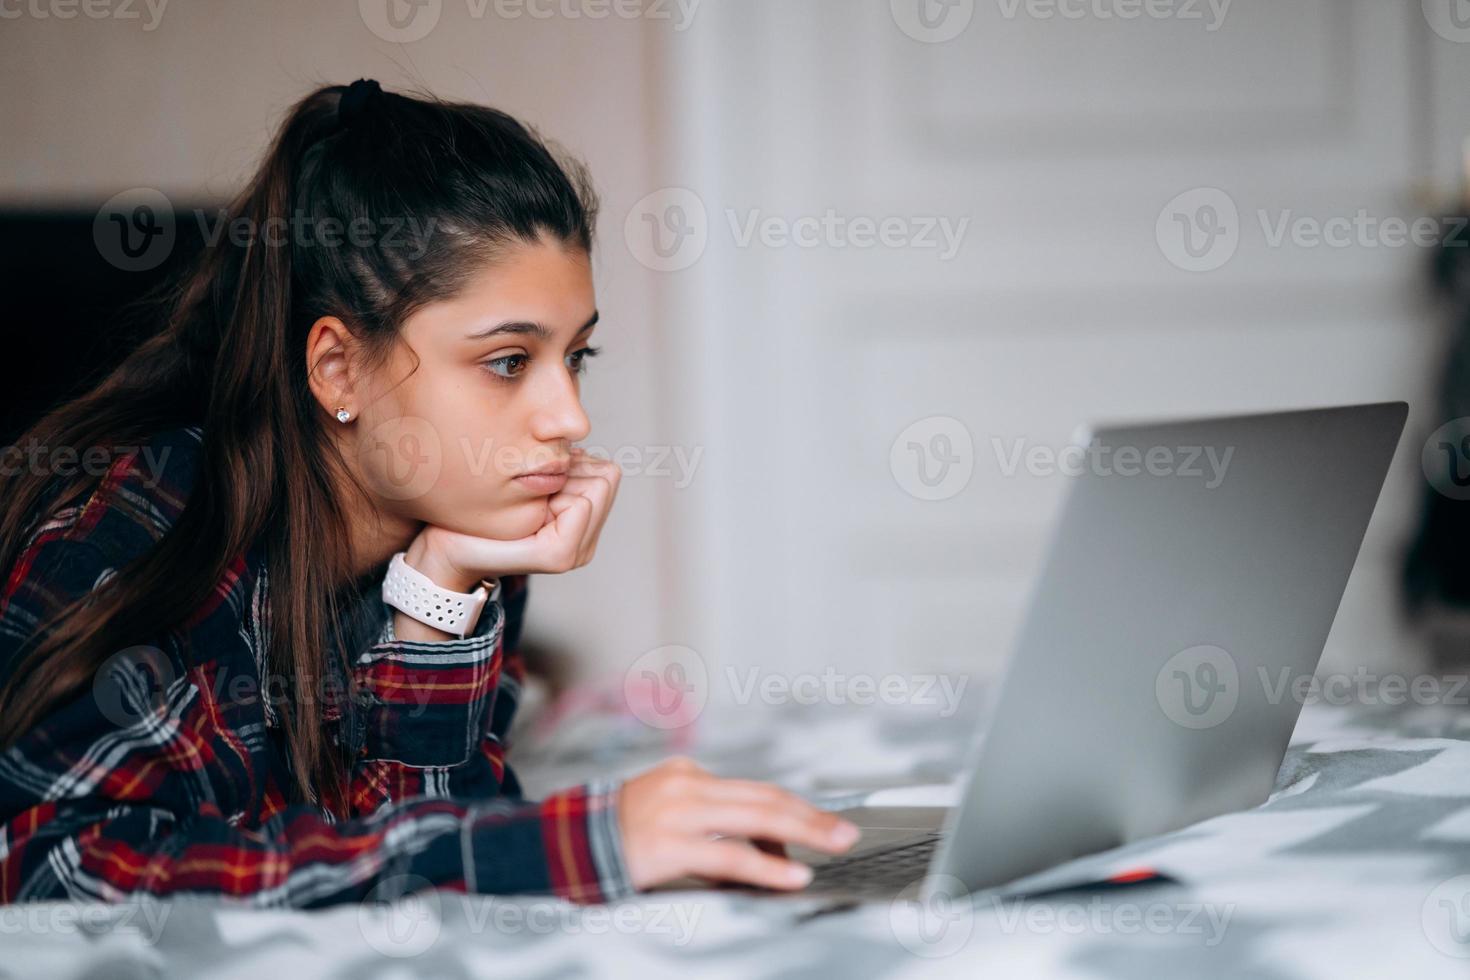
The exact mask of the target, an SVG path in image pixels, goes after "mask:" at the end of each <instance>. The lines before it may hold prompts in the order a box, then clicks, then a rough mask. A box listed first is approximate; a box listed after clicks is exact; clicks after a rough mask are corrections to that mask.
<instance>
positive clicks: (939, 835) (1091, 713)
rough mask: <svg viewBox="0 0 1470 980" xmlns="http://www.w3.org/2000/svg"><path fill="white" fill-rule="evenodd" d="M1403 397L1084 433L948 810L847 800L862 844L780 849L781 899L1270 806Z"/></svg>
mask: <svg viewBox="0 0 1470 980" xmlns="http://www.w3.org/2000/svg"><path fill="white" fill-rule="evenodd" d="M1407 413H1408V406H1407V405H1405V404H1404V403H1403V402H1387V403H1381V404H1367V405H1348V406H1341V407H1332V408H1320V409H1311V410H1306V411H1289V412H1275V413H1270V414H1259V415H1240V416H1233V417H1221V418H1207V419H1197V420H1190V421H1172V422H1163V423H1158V424H1147V425H1140V424H1130V425H1116V426H1106V427H1101V428H1097V429H1095V430H1093V431H1091V432H1090V433H1088V432H1084V433H1083V434H1082V437H1081V438H1079V439H1078V440H1076V448H1075V449H1074V450H1073V453H1072V456H1071V460H1070V461H1067V460H1062V462H1064V463H1067V465H1068V468H1069V472H1070V473H1071V474H1072V475H1071V476H1068V477H1062V478H1066V479H1070V480H1071V485H1070V487H1069V489H1068V491H1067V493H1066V497H1065V502H1064V504H1063V507H1062V511H1061V517H1060V520H1059V522H1058V525H1057V528H1056V531H1055V536H1054V538H1053V540H1052V543H1051V546H1050V548H1049V551H1048V553H1047V556H1046V558H1045V560H1044V563H1043V565H1042V569H1041V573H1040V576H1039V579H1038V581H1037V582H1036V584H1035V587H1034V591H1033V593H1032V596H1031V602H1030V606H1029V610H1028V612H1027V615H1026V618H1025V621H1024V625H1023V627H1022V629H1021V631H1020V633H1019V635H1018V639H1017V643H1016V647H1015V649H1014V651H1013V654H1012V657H1011V660H1010V662H1009V664H1008V666H1007V668H1006V670H1005V671H1004V673H1003V675H1002V677H1001V680H1000V684H999V685H998V686H997V687H996V688H995V689H994V691H993V698H992V701H991V703H990V706H989V709H988V710H987V711H986V713H985V718H986V722H985V724H984V725H983V727H982V730H981V731H980V732H979V733H977V741H976V744H975V745H974V747H973V748H972V750H971V753H970V756H969V760H968V762H967V764H966V773H967V776H966V779H965V781H964V783H963V785H962V787H961V791H960V795H959V798H958V805H957V806H954V807H946V808H926V807H915V808H892V809H884V808H863V809H856V810H845V811H842V812H843V813H844V816H846V817H848V818H849V819H851V820H852V821H853V822H854V823H856V824H858V826H859V827H862V828H863V832H864V838H863V841H862V842H860V844H859V848H860V849H859V850H856V851H854V852H852V853H850V854H848V855H842V856H837V857H830V856H827V855H821V854H818V853H816V852H814V851H809V850H806V849H803V848H792V849H791V855H792V856H793V857H796V858H798V859H800V860H803V861H806V862H808V863H810V864H812V865H813V866H814V870H815V876H814V878H813V881H812V883H811V885H810V886H808V888H807V889H805V890H804V891H802V892H798V893H791V895H792V897H797V896H810V895H812V894H813V893H821V894H826V895H832V896H834V897H838V898H845V899H849V900H885V899H886V900H892V899H895V898H900V897H903V896H906V895H907V896H915V897H920V896H926V895H932V894H934V893H936V891H942V892H943V893H944V894H946V895H949V896H951V897H953V896H955V895H956V894H965V893H969V892H974V891H980V890H985V889H991V888H997V887H998V886H1003V885H1006V884H1007V883H1015V882H1017V881H1018V880H1020V879H1027V880H1032V879H1035V878H1036V873H1037V872H1044V871H1045V870H1046V869H1049V868H1054V867H1055V866H1056V865H1059V864H1061V863H1063V862H1066V861H1068V860H1069V859H1071V858H1074V857H1079V856H1082V855H1087V854H1093V853H1096V852H1100V851H1105V850H1109V849H1111V848H1113V847H1115V846H1118V845H1121V844H1124V843H1127V842H1129V841H1134V840H1137V839H1139V838H1145V837H1150V836H1153V835H1157V834H1162V833H1165V832H1167V831H1171V830H1176V829H1178V828H1181V827H1184V826H1187V825H1189V824H1191V823H1195V822H1197V821H1200V820H1204V819H1206V818H1209V817H1213V816H1216V815H1219V814H1222V813H1226V812H1229V811H1234V810H1240V809H1244V808H1247V807H1251V806H1255V805H1257V804H1259V803H1262V802H1264V801H1265V800H1266V798H1267V796H1268V795H1269V794H1270V792H1271V789H1272V787H1273V785H1274V783H1275V779H1276V775H1277V771H1278V769H1279V768H1280V766H1281V761H1282V758H1283V757H1284V756H1285V753H1286V747H1287V742H1288V740H1289V739H1290V737H1291V733H1292V729H1293V728H1294V727H1295V725H1296V721H1297V716H1298V714H1299V713H1300V711H1301V704H1300V703H1299V701H1298V700H1297V699H1296V698H1293V697H1292V696H1291V694H1290V691H1291V690H1292V687H1291V685H1289V684H1288V685H1286V686H1283V685H1282V684H1281V679H1282V677H1283V676H1286V677H1290V678H1291V679H1293V681H1294V680H1295V679H1296V678H1299V677H1311V676H1312V675H1313V674H1314V673H1315V671H1316V669H1317V664H1318V660H1319V659H1320V657H1321V655H1322V648H1323V645H1324V644H1325V642H1326V640H1327V634H1328V631H1329V630H1330V629H1331V627H1332V622H1333V619H1334V618H1335V617H1336V615H1337V609H1338V605H1339V603H1340V602H1341V600H1342V595H1343V590H1344V588H1345V587H1346V585H1347V580H1348V575H1349V573H1351V571H1352V569H1353V564H1354V562H1355V560H1356V559H1357V555H1358V550H1359V547H1360V545H1361V544H1362V541H1363V534H1364V532H1365V530H1366V529H1367V526H1368V519H1369V517H1371V516H1372V514H1373V508H1374V505H1375V503H1376V502H1377V500H1378V495H1379V491H1380V489H1381V488H1382V486H1383V481H1384V477H1385V474H1386V473H1387V470H1388V466H1389V462H1390V460H1391V459H1392V458H1393V454H1394V448H1395V446H1396V445H1397V444H1398V440H1399V436H1400V434H1401V433H1402V431H1403V428H1404V421H1405V418H1406V416H1407ZM1084 447H1087V448H1088V449H1089V451H1088V452H1087V453H1084V452H1082V449H1083V448H1084ZM1283 691H1284V692H1286V693H1285V695H1284V696H1283V693H1282V692H1283ZM1028 876H1029V878H1028ZM1042 877H1044V875H1043V876H1042ZM767 894H769V893H767Z"/></svg>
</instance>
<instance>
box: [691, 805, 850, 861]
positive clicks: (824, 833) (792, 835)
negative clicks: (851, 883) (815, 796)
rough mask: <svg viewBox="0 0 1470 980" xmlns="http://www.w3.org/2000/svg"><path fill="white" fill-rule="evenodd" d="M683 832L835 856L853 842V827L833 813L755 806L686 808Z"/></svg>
mask: <svg viewBox="0 0 1470 980" xmlns="http://www.w3.org/2000/svg"><path fill="white" fill-rule="evenodd" d="M686 813H687V816H685V818H684V819H685V820H686V821H687V823H686V826H685V829H687V830H689V831H690V832H693V833H700V834H728V835H731V836H739V837H751V838H754V837H761V838H765V839H766V840H775V841H781V842H782V843H786V844H800V845H801V846H803V847H810V848H811V849H812V850H814V851H822V852H824V853H828V854H837V853H840V852H842V851H845V850H847V849H848V848H849V847H851V846H852V845H853V844H854V843H856V842H857V828H856V827H854V826H852V825H851V824H849V823H847V821H845V820H839V819H838V818H837V817H836V816H835V815H834V814H830V813H823V812H821V811H820V810H818V811H815V812H814V813H810V814H809V813H804V812H802V811H801V810H798V809H796V808H788V807H773V806H766V805H761V804H756V803H712V804H706V805H704V806H694V807H690V808H689V809H688V810H687V811H686Z"/></svg>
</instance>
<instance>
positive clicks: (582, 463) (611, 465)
mask: <svg viewBox="0 0 1470 980" xmlns="http://www.w3.org/2000/svg"><path fill="white" fill-rule="evenodd" d="M615 469H618V464H617V463H616V462H614V461H613V460H611V459H608V458H607V457H606V456H594V455H593V454H591V453H589V452H587V451H586V450H584V449H581V448H580V447H573V448H572V458H571V459H570V460H569V461H568V463H567V475H568V476H594V475H603V476H606V475H607V472H608V470H615Z"/></svg>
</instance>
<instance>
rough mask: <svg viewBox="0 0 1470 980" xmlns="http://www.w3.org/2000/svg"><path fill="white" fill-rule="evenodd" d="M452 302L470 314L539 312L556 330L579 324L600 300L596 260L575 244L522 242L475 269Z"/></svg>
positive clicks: (575, 327) (463, 311)
mask: <svg viewBox="0 0 1470 980" xmlns="http://www.w3.org/2000/svg"><path fill="white" fill-rule="evenodd" d="M449 305H451V306H454V307H456V308H457V311H458V312H460V313H462V314H467V315H483V316H492V317H494V316H499V315H502V314H503V315H507V316H524V315H531V314H533V313H534V314H535V315H536V316H538V317H540V318H544V319H546V320H547V321H548V322H547V323H546V325H547V326H548V327H550V328H552V329H554V330H559V329H561V328H563V327H570V328H571V329H573V330H575V329H577V328H578V327H580V326H581V325H582V324H583V323H585V322H586V321H587V318H588V317H589V316H590V315H591V314H592V310H593V309H594V308H595V306H596V303H595V301H594V299H593V288H592V266H591V262H590V260H589V258H588V256H587V253H586V252H584V251H582V250H581V249H580V248H577V247H576V246H563V245H561V244H559V243H548V242H546V241H544V240H543V241H541V242H538V243H534V244H531V243H518V244H516V245H514V246H511V247H510V248H509V249H508V250H507V251H505V252H503V253H501V254H500V255H499V256H498V257H497V258H496V259H495V260H494V261H493V262H488V263H486V264H485V265H483V266H482V267H480V268H479V269H477V270H475V271H474V272H473V273H472V274H471V276H470V278H469V281H468V282H467V283H466V286H465V288H464V289H463V290H461V292H460V293H459V295H458V296H456V297H455V298H454V299H453V300H451V301H450V303H449ZM573 321H575V322H573Z"/></svg>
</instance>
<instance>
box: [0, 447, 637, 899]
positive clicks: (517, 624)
mask: <svg viewBox="0 0 1470 980" xmlns="http://www.w3.org/2000/svg"><path fill="white" fill-rule="evenodd" d="M201 439H202V432H201V430H200V428H199V427H197V426H194V427H187V428H179V429H173V430H169V431H166V432H161V433H159V434H158V435H157V436H156V437H154V438H153V439H152V440H150V441H149V442H148V443H147V444H146V445H144V446H139V447H136V448H135V449H134V450H133V451H132V452H128V453H124V454H123V455H121V456H119V457H118V458H117V459H116V460H115V462H114V463H113V464H112V465H111V466H110V467H109V469H108V471H107V473H106V475H105V477H104V478H103V479H102V481H101V483H100V485H99V486H98V488H97V489H96V491H95V492H94V493H93V494H92V495H91V497H90V498H89V499H87V500H86V502H85V503H82V504H78V505H74V506H71V507H68V508H64V509H59V510H56V511H54V512H52V513H49V514H46V515H45V516H44V518H43V519H40V520H38V521H36V522H35V523H33V524H32V527H31V529H30V531H29V532H28V536H27V543H26V545H25V547H24V549H23V552H22V553H21V555H20V557H19V558H18V560H17V561H16V563H15V565H14V567H13V568H11V569H9V570H8V574H6V576H5V579H4V585H3V592H0V678H3V677H8V675H9V673H10V672H11V671H13V670H14V669H15V660H16V656H15V655H16V653H17V651H18V650H19V649H20V648H21V646H22V644H24V643H25V642H26V641H27V639H28V638H32V637H33V635H34V634H35V633H36V631H37V630H38V629H39V628H40V624H41V623H42V622H43V621H44V620H45V619H46V617H47V616H48V615H49V614H51V613H52V612H54V611H56V610H57V609H58V608H60V607H61V606H62V605H64V604H65V603H67V602H68V601H71V600H74V599H77V598H79V597H82V596H84V595H86V594H88V593H89V592H90V591H91V590H93V589H94V588H95V587H96V586H97V585H98V584H100V582H101V581H103V580H104V579H105V578H106V577H107V576H109V575H112V574H117V573H118V571H119V570H120V569H123V568H124V567H125V566H126V565H127V563H128V562H129V561H131V560H132V559H134V558H136V557H137V556H138V555H139V554H141V553H143V552H144V551H145V550H146V549H147V548H149V547H150V546H151V545H153V544H154V543H156V542H157V540H158V539H159V538H161V537H162V535H163V533H164V532H165V531H166V530H167V529H168V527H170V526H171V525H172V523H173V521H175V520H176V519H177V517H178V515H179V513H180V512H181V511H182V510H183V506H184V501H185V500H186V498H187V495H188V491H189V486H190V485H191V483H192V481H193V478H194V473H195V472H196V463H197V459H198V454H199V447H200V445H201ZM526 585H527V583H526V580H525V577H524V576H508V577H504V578H502V579H501V581H500V584H499V586H498V587H497V589H496V590H495V593H494V594H493V595H492V598H491V601H489V602H487V603H486V605H485V608H484V611H483V612H482V613H481V616H480V619H479V621H478V623H477V624H476V626H475V628H474V630H473V632H472V633H471V634H470V635H469V636H466V637H465V638H463V639H450V640H444V641H439V642H434V641H411V640H400V639H397V638H396V637H395V636H394V635H393V617H392V610H391V609H390V608H389V607H387V606H386V605H385V604H383V602H382V599H381V596H380V595H376V594H374V595H369V596H367V597H366V598H365V600H364V601H362V602H361V603H360V604H358V606H357V607H355V609H354V610H351V611H350V614H349V615H347V616H345V617H344V619H345V620H347V621H348V622H347V624H346V625H347V626H348V628H349V629H350V630H351V632H349V633H347V634H344V635H345V636H362V637H363V639H364V640H365V641H366V642H364V644H363V645H362V646H353V647H349V649H357V650H360V651H361V652H360V654H358V656H357V657H356V660H355V662H354V663H353V664H352V665H351V667H350V670H351V672H352V674H353V676H354V678H355V681H356V686H357V687H358V694H357V697H356V698H355V699H353V700H350V701H348V700H346V699H331V698H326V699H325V700H326V701H328V702H329V704H328V706H327V707H326V709H325V713H326V717H327V724H328V726H329V728H330V730H331V732H332V737H333V739H334V741H336V742H337V743H338V744H339V745H340V744H342V741H343V740H344V739H345V740H347V742H348V745H347V747H346V750H347V751H349V752H350V753H351V756H352V758H353V760H354V761H353V764H352V770H351V784H350V794H351V813H350V814H349V815H348V816H347V817H346V818H345V819H337V818H335V817H334V816H333V815H332V814H331V813H330V812H329V811H328V810H326V809H325V808H323V807H320V806H318V805H316V804H315V803H296V802H288V801H287V798H286V796H285V794H284V792H283V790H284V789H285V788H287V787H290V786H291V785H292V784H293V777H292V771H291V769H290V760H289V758H288V757H287V753H286V751H285V748H284V738H283V737H282V731H281V728H280V724H279V718H278V716H277V714H276V712H275V710H274V706H273V705H272V700H273V699H272V697H271V696H270V694H271V690H272V689H271V687H270V685H269V682H268V681H267V678H268V677H269V676H270V675H269V671H268V669H267V666H266V660H265V649H266V647H265V642H264V637H265V625H264V624H265V622H266V614H267V608H268V607H267V605H266V601H265V600H266V594H267V588H268V582H267V575H266V570H265V563H264V560H263V554H262V552H261V550H260V549H259V548H258V547H257V548H252V549H251V550H249V551H248V552H247V553H245V554H243V555H240V556H238V557H237V558H236V559H235V561H233V562H232V563H231V564H230V565H229V567H228V569H227V571H226V573H225V575H224V576H223V578H222V579H221V581H220V582H219V583H218V586H217V588H216V589H215V590H214V592H213V594H212V595H211V597H210V600H209V601H208V602H206V603H205V604H204V605H203V606H202V607H201V608H200V609H198V610H197V611H196V612H195V613H194V614H193V615H192V616H191V617H189V619H188V620H187V621H186V622H185V623H183V624H182V625H180V626H178V627H176V628H174V629H172V630H168V631H163V632H160V634H159V635H158V636H157V637H155V638H154V639H153V640H151V641H150V642H149V643H148V644H147V645H146V646H144V647H134V648H129V650H130V651H131V652H130V653H129V652H120V653H119V654H116V655H114V656H113V657H111V658H109V660H108V661H107V663H106V664H104V666H103V668H102V669H101V670H99V671H98V675H97V678H96V680H95V682H94V684H93V685H91V687H90V689H88V690H86V691H85V692H84V693H82V694H80V695H78V696H76V697H74V698H71V699H69V700H67V701H66V702H64V703H60V704H58V705H56V706H54V707H53V708H52V709H51V710H50V711H49V712H48V714H47V715H46V716H45V717H44V718H43V719H42V720H41V721H40V722H39V723H38V724H37V725H35V726H34V727H33V728H32V729H31V730H30V731H29V732H27V733H26V734H25V735H24V736H22V737H21V738H20V740H19V741H18V742H16V743H15V744H14V745H13V746H12V747H11V748H9V749H7V750H5V751H4V752H3V753H0V903H10V902H23V901H35V900H52V899H77V900H100V901H124V900H129V899H133V898H137V897H145V893H146V895H151V896H176V895H185V894H188V895H209V896H213V897H217V898H218V899H220V900H222V901H227V902H231V903H243V904H248V905H255V906H280V907H299V908H309V907H320V906H327V905H332V904H336V903H341V902H349V901H359V900H362V899H364V898H367V897H370V896H382V895H385V894H388V895H389V897H392V895H391V894H390V893H397V892H402V891H414V890H417V887H427V886H434V887H440V888H445V889H449V890H453V891H465V892H471V893H547V892H550V893H554V894H556V895H559V896H562V897H564V898H567V899H569V900H572V901H579V902H593V901H604V900H609V899H613V898H617V897H621V896H623V895H626V894H628V893H630V892H631V891H632V890H633V889H632V886H631V883H630V881H629V878H628V874H627V870H626V868H625V866H624V864H623V857H622V849H621V848H622V845H621V840H620V832H619V827H618V824H617V817H616V813H617V810H616V806H615V802H616V794H617V789H618V785H617V783H616V782H614V781H611V780H604V781H597V782H592V783H588V784H586V785H583V786H579V787H576V788H573V789H570V790H567V791H564V792H560V793H556V794H553V795H551V796H549V797H548V798H546V799H544V800H542V801H540V802H531V801H526V800H524V799H522V798H521V792H520V786H519V784H518V783H517V781H516V777H515V774H514V773H513V772H512V770H511V769H510V767H509V766H508V765H507V763H506V760H505V741H504V740H505V736H506V732H507V730H508V728H509V726H510V722H511V717H512V713H513V712H514V710H515V706H516V697H517V694H518V691H519V689H520V682H521V680H522V678H523V673H522V669H521V663H520V660H519V658H518V657H517V655H516V644H517V640H518V638H519V634H520V629H521V616H522V613H523V610H524V606H525V601H526ZM363 630H366V632H365V633H364V632H362V631H363ZM139 650H145V651H147V655H146V656H139V655H138V651H139ZM145 671H147V672H151V675H152V678H150V676H148V674H147V673H145ZM150 683H154V684H155V686H154V687H153V688H152V689H150V688H149V684H150ZM262 688H265V691H264V692H263V691H262ZM277 693H279V692H278V691H277ZM416 886H417V887H416Z"/></svg>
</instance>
